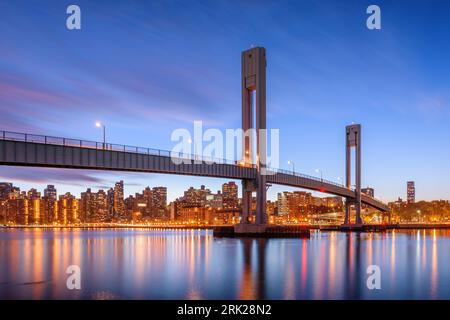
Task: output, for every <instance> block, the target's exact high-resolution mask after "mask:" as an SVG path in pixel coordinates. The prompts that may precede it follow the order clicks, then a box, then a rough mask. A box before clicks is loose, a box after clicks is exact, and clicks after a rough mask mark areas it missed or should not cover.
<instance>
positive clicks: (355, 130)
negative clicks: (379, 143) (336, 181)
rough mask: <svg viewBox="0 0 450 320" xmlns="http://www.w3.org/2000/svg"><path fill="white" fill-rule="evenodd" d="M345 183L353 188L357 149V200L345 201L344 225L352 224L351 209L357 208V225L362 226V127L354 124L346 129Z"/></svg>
mask: <svg viewBox="0 0 450 320" xmlns="http://www.w3.org/2000/svg"><path fill="white" fill-rule="evenodd" d="M345 136H346V139H345V183H346V187H347V188H348V189H350V188H351V179H352V176H351V149H352V148H353V147H354V148H355V149H356V151H355V153H356V155H355V162H356V163H355V200H354V201H349V199H346V201H345V221H344V225H349V224H351V221H350V220H351V219H350V207H351V205H352V204H353V205H354V206H355V212H356V217H355V224H356V225H361V224H362V219H361V125H360V124H352V125H349V126H347V127H345Z"/></svg>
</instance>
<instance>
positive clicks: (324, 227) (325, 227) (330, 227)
mask: <svg viewBox="0 0 450 320" xmlns="http://www.w3.org/2000/svg"><path fill="white" fill-rule="evenodd" d="M227 226H228V227H229V226H232V225H219V226H214V225H208V226H180V225H173V226H172V225H169V226H167V225H166V226H158V225H95V226H93V225H77V226H53V225H1V226H0V230H2V229H68V230H71V229H152V230H213V229H214V228H216V227H227ZM285 226H289V225H285ZM292 226H303V227H306V228H308V229H309V230H320V231H341V230H340V227H341V226H340V225H292ZM365 226H367V227H370V226H372V225H365ZM373 226H376V225H373ZM383 229H384V230H411V229H450V224H446V223H434V224H395V225H385V226H384V228H383Z"/></svg>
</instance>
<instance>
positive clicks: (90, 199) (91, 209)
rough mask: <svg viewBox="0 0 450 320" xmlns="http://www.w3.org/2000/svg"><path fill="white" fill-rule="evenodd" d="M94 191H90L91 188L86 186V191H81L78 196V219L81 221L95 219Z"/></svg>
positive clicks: (92, 220)
mask: <svg viewBox="0 0 450 320" xmlns="http://www.w3.org/2000/svg"><path fill="white" fill-rule="evenodd" d="M94 204H95V193H92V192H91V188H87V190H86V192H82V193H81V198H80V212H79V213H80V217H79V218H80V220H81V221H82V222H94V221H95V215H96V211H95V206H94Z"/></svg>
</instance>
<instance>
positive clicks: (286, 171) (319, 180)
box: [267, 168, 345, 188]
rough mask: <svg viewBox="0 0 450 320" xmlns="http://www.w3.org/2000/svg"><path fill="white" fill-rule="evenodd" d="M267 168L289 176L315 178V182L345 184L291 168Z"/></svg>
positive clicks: (340, 185)
mask: <svg viewBox="0 0 450 320" xmlns="http://www.w3.org/2000/svg"><path fill="white" fill-rule="evenodd" d="M267 170H269V171H274V172H278V173H283V174H287V175H291V176H296V177H300V178H306V179H309V180H315V181H317V182H323V183H328V184H332V185H335V186H338V187H343V188H345V186H344V185H343V184H340V183H337V182H334V181H330V180H326V179H321V178H319V177H314V176H310V175H307V174H303V173H300V172H294V171H292V170H285V169H274V168H267Z"/></svg>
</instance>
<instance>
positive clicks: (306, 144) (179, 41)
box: [0, 0, 450, 201]
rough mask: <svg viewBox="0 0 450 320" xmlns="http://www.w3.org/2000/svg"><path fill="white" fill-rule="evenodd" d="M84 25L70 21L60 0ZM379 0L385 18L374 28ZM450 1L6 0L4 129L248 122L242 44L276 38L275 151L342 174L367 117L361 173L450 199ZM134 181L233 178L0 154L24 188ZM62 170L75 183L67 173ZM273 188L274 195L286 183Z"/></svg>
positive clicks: (374, 181) (385, 195)
mask: <svg viewBox="0 0 450 320" xmlns="http://www.w3.org/2000/svg"><path fill="white" fill-rule="evenodd" d="M70 4H77V5H79V6H80V8H81V15H82V29H81V30H76V31H69V30H67V29H66V18H67V14H66V8H67V6H68V5H70ZM370 4H377V5H379V6H380V8H381V15H382V29H381V30H375V31H371V30H368V29H367V28H366V19H367V17H368V15H367V14H366V8H367V7H368V5H370ZM449 12H450V3H449V2H448V1H444V0H442V1H425V0H423V1H418V0H411V1H399V0H396V1H394V0H392V1H360V0H359V1H357V0H355V1H350V0H344V1H323V0H322V1H312V0H303V1H283V0H279V1H263V0H258V1H256V0H254V1H244V0H241V1H237V0H236V1H222V0H210V1H194V0H189V1H162V0H154V1H95V2H94V1H29V0H28V1H2V2H0V40H1V41H0V113H1V117H0V129H2V130H10V131H19V132H29V133H37V134H47V135H57V136H65V137H73V138H80V139H88V140H101V138H102V136H101V131H100V130H99V129H98V128H96V127H95V125H94V124H95V121H97V120H100V121H102V122H104V123H106V125H107V137H108V141H110V142H115V143H120V144H128V145H139V146H146V147H153V148H161V149H172V147H173V146H174V143H173V142H172V141H171V140H170V135H171V133H172V131H173V130H174V129H177V128H187V129H190V130H192V128H193V121H194V120H202V121H203V122H204V125H205V126H206V127H215V128H219V129H221V130H225V129H227V128H238V127H239V126H240V121H241V112H240V108H241V96H240V94H241V91H240V70H241V69H240V52H241V51H243V50H245V49H248V48H250V47H251V46H253V45H258V46H264V47H265V48H266V50H267V59H268V66H267V77H268V79H267V88H268V89H267V109H268V119H267V121H268V127H269V128H278V129H280V140H281V145H280V163H281V167H284V168H286V169H288V168H289V166H288V164H287V161H288V160H293V161H294V162H295V167H296V170H298V171H301V172H303V173H306V174H311V175H317V173H316V172H315V169H317V168H320V169H321V170H322V171H323V175H324V177H325V178H327V179H329V180H334V181H337V177H343V175H344V155H345V154H344V146H345V141H344V127H345V125H347V124H350V123H352V122H355V123H361V124H362V126H363V133H362V137H363V179H362V180H363V185H365V186H366V185H369V186H371V187H374V188H375V193H376V196H377V197H379V198H381V199H383V200H385V201H388V200H393V199H395V198H396V197H397V196H401V197H403V198H405V196H406V194H405V193H406V181H407V180H414V181H416V190H417V191H416V192H417V198H418V199H439V198H442V199H450V169H449V166H448V162H449V158H450V142H449V141H450V126H449V123H450V121H449V120H450V107H449V102H450V77H449V75H450V61H449V59H448V57H449V56H450V42H449V41H448V39H449V35H450V25H449V24H448V23H447V21H448V17H449ZM119 179H124V180H125V183H126V185H125V186H126V192H127V193H134V192H136V191H140V190H141V189H142V188H143V187H145V186H147V185H150V186H156V185H167V186H168V188H169V198H170V199H173V198H174V197H176V196H178V195H180V194H181V193H182V191H183V190H185V189H186V188H187V187H188V186H190V185H194V186H198V185H200V184H205V185H207V186H208V187H210V188H211V189H213V190H216V189H218V188H219V186H220V184H221V183H223V182H224V181H223V180H220V179H205V178H193V177H176V176H161V175H154V174H145V175H143V174H139V175H138V174H130V173H126V174H122V173H104V172H101V173H99V172H90V171H70V170H53V169H52V170H50V169H24V168H11V167H8V168H7V167H2V168H0V180H6V181H14V182H15V183H16V185H18V186H20V187H22V188H29V187H38V188H39V189H42V188H43V185H44V184H46V183H53V184H56V185H57V186H58V188H59V190H60V191H71V192H74V193H76V194H78V193H79V192H80V191H81V190H83V189H85V188H86V187H87V186H92V187H94V188H97V187H101V186H109V185H112V184H113V183H114V181H116V180H119ZM68 181H70V183H69V184H68ZM284 189H285V188H281V187H272V188H271V189H270V193H269V197H271V198H273V197H274V195H275V194H276V192H278V191H281V190H284Z"/></svg>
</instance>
